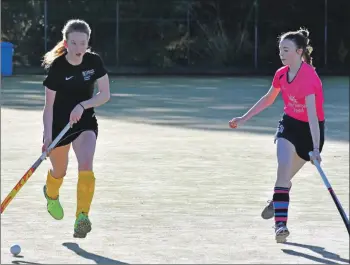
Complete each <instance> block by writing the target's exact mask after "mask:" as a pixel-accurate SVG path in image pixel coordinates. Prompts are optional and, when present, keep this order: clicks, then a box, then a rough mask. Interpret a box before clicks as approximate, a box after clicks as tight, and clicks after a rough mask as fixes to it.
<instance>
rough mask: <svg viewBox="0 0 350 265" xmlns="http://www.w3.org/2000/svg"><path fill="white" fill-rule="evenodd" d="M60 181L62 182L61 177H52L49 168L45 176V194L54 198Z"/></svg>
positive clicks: (56, 195)
mask: <svg viewBox="0 0 350 265" xmlns="http://www.w3.org/2000/svg"><path fill="white" fill-rule="evenodd" d="M62 183H63V178H57V179H56V178H54V177H53V176H52V174H51V170H49V171H48V173H47V178H46V194H47V196H49V197H50V198H51V199H54V200H55V199H57V198H58V194H59V191H60V188H61V185H62Z"/></svg>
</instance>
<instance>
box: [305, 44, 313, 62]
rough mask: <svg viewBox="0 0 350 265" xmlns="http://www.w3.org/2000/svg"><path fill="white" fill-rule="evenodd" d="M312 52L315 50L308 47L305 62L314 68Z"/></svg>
mask: <svg viewBox="0 0 350 265" xmlns="http://www.w3.org/2000/svg"><path fill="white" fill-rule="evenodd" d="M312 50H313V49H312V47H311V46H310V45H308V46H307V47H306V49H305V50H304V53H303V59H304V61H305V62H306V63H307V64H309V65H311V66H312V57H311V53H312Z"/></svg>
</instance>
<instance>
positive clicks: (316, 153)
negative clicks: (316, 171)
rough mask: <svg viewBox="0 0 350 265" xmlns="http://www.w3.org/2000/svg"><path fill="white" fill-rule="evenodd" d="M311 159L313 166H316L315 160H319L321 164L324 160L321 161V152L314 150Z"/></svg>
mask: <svg viewBox="0 0 350 265" xmlns="http://www.w3.org/2000/svg"><path fill="white" fill-rule="evenodd" d="M310 159H311V163H312V164H314V160H317V161H318V163H321V161H322V159H321V155H320V150H318V149H314V150H313V151H312V156H311V157H310Z"/></svg>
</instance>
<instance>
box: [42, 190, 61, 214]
mask: <svg viewBox="0 0 350 265" xmlns="http://www.w3.org/2000/svg"><path fill="white" fill-rule="evenodd" d="M44 195H45V198H46V200H47V211H48V212H49V214H50V215H51V216H52V217H53V218H54V219H56V220H62V219H63V216H64V213H63V208H62V206H61V203H60V201H59V198H57V199H56V200H53V199H51V198H50V197H49V196H47V194H46V185H45V186H44Z"/></svg>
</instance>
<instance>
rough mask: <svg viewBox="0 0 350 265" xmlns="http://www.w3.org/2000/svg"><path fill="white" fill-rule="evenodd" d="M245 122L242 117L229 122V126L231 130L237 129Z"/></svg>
mask: <svg viewBox="0 0 350 265" xmlns="http://www.w3.org/2000/svg"><path fill="white" fill-rule="evenodd" d="M245 122H246V120H245V119H244V118H243V117H236V118H233V119H232V120H230V121H229V123H228V124H229V125H230V127H231V128H232V129H235V128H237V127H238V126H241V125H243V124H244V123H245Z"/></svg>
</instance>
